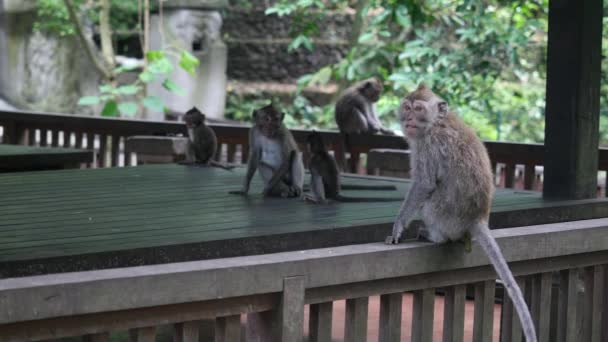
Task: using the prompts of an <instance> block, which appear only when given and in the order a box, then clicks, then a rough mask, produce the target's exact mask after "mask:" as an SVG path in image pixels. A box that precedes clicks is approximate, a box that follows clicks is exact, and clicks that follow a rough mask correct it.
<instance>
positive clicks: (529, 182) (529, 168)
mask: <svg viewBox="0 0 608 342" xmlns="http://www.w3.org/2000/svg"><path fill="white" fill-rule="evenodd" d="M535 179H536V172H535V171H534V164H526V165H525V170H524V189H526V190H533V189H534V180H535Z"/></svg>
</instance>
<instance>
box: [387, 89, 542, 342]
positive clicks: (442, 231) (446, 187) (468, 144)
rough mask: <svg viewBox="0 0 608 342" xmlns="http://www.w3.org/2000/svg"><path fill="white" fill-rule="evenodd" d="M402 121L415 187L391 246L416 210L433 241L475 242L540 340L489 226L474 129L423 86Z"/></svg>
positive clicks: (485, 161) (484, 170) (490, 187)
mask: <svg viewBox="0 0 608 342" xmlns="http://www.w3.org/2000/svg"><path fill="white" fill-rule="evenodd" d="M399 120H400V122H401V127H402V129H403V133H404V134H405V137H406V139H407V141H408V143H409V145H410V149H411V159H410V160H411V163H412V173H413V183H412V188H411V189H410V191H409V193H408V195H407V198H406V200H405V201H404V202H403V205H402V206H401V209H400V211H399V215H398V216H397V219H396V221H395V223H394V225H393V233H392V236H389V237H387V241H386V242H387V243H391V244H396V243H398V242H399V238H400V237H401V234H402V232H403V229H404V227H407V226H408V225H409V224H410V223H411V221H412V219H413V217H414V214H415V213H416V212H419V211H420V212H421V216H422V221H423V222H424V228H422V229H421V230H420V231H419V237H420V238H423V239H426V240H429V241H431V242H437V243H444V242H447V241H457V240H465V243H466V240H467V239H469V240H470V238H475V239H476V240H477V242H478V243H479V245H481V247H482V249H483V250H484V251H485V253H486V255H487V256H488V259H489V260H490V261H491V263H492V265H493V266H494V268H495V269H496V273H497V274H498V276H499V277H500V279H502V281H503V283H504V286H505V289H506V290H507V292H508V293H509V296H510V297H511V300H512V301H513V305H514V307H515V309H516V311H517V313H518V315H519V319H520V321H521V326H522V329H523V332H524V334H525V336H526V340H527V341H528V342H536V341H537V339H536V333H535V328H534V324H533V322H532V318H531V317H530V312H529V310H528V307H527V306H526V302H525V301H524V297H523V296H522V293H521V290H520V288H519V286H518V285H517V283H516V282H515V279H514V278H513V274H512V273H511V271H510V270H509V266H508V265H507V263H506V261H505V259H504V256H503V255H502V252H501V251H500V248H499V247H498V244H496V241H495V240H494V238H493V237H492V235H491V233H490V229H489V227H488V222H489V216H490V206H491V201H492V195H493V193H494V183H493V179H494V177H493V176H492V171H491V166H490V165H491V164H490V159H489V157H488V153H487V151H486V149H485V147H484V145H483V143H482V142H481V141H480V140H479V138H478V137H477V136H476V135H475V133H474V132H473V130H472V129H470V128H469V127H467V126H466V125H465V124H464V122H463V121H462V120H461V119H460V118H458V116H456V114H454V113H452V112H450V111H449V110H448V105H447V103H446V102H445V101H444V100H443V99H441V98H440V97H439V96H437V95H435V94H434V93H433V92H432V91H431V90H430V89H429V88H427V87H426V86H425V85H424V84H421V85H420V86H419V87H418V88H417V89H416V90H415V91H414V92H412V93H410V94H409V95H407V96H406V97H405V98H404V99H403V102H402V103H401V106H400V108H399Z"/></svg>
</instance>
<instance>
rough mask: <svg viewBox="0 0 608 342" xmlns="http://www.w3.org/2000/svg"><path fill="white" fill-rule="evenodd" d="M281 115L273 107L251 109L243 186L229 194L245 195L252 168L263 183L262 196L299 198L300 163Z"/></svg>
mask: <svg viewBox="0 0 608 342" xmlns="http://www.w3.org/2000/svg"><path fill="white" fill-rule="evenodd" d="M284 117H285V114H284V113H282V112H280V111H278V110H277V109H276V108H274V106H273V105H272V104H271V105H268V106H266V107H263V108H260V109H257V110H254V111H253V122H254V123H253V127H252V128H251V130H250V131H249V147H250V151H249V161H248V162H247V175H246V177H245V182H244V184H243V187H242V189H241V190H239V191H231V192H230V193H232V194H239V195H246V194H247V193H248V192H249V184H250V183H251V178H252V177H253V175H254V173H255V171H256V170H259V171H260V175H261V177H262V180H263V182H264V195H265V196H277V197H299V196H300V195H301V194H302V188H303V185H304V163H303V162H302V153H301V152H300V151H299V150H298V145H297V144H296V142H295V140H294V138H293V135H292V134H291V132H290V131H289V130H288V129H287V127H285V125H284V124H283V118H284Z"/></svg>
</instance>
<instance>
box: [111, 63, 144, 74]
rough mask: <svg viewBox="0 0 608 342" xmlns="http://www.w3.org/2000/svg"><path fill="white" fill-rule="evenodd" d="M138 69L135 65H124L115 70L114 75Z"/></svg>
mask: <svg viewBox="0 0 608 342" xmlns="http://www.w3.org/2000/svg"><path fill="white" fill-rule="evenodd" d="M137 68H138V66H137V65H135V64H127V65H122V66H120V67H118V68H116V69H114V73H115V74H120V73H121V72H125V71H131V70H135V69H137Z"/></svg>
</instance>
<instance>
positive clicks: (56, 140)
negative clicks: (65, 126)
mask: <svg viewBox="0 0 608 342" xmlns="http://www.w3.org/2000/svg"><path fill="white" fill-rule="evenodd" d="M52 132H53V133H52V136H53V142H52V144H53V147H58V146H59V130H58V129H54V130H53V131H52Z"/></svg>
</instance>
